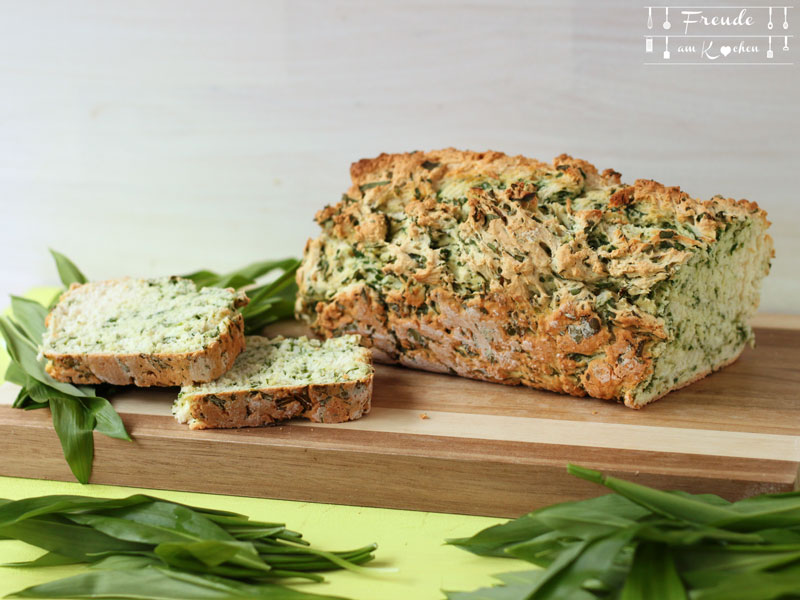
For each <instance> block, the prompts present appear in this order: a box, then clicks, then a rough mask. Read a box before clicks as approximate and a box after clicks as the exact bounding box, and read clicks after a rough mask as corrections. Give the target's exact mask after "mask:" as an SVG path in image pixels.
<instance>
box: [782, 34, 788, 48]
mask: <svg viewBox="0 0 800 600" xmlns="http://www.w3.org/2000/svg"><path fill="white" fill-rule="evenodd" d="M788 49H789V36H788V35H785V36H783V51H784V52H786V51H787V50H788Z"/></svg>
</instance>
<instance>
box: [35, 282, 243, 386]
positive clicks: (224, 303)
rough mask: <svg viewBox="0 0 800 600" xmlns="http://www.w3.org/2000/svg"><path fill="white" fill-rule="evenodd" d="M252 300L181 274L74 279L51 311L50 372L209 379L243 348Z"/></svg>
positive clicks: (92, 377) (160, 382)
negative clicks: (245, 315) (83, 281)
mask: <svg viewBox="0 0 800 600" xmlns="http://www.w3.org/2000/svg"><path fill="white" fill-rule="evenodd" d="M247 302H248V300H247V296H245V295H244V294H243V293H241V292H236V291H234V290H233V289H231V288H228V289H222V288H213V287H206V288H203V289H201V290H198V289H197V286H195V284H194V283H193V282H192V281H190V280H188V279H181V278H179V277H164V278H160V279H132V278H124V279H112V280H108V281H97V282H92V283H86V284H83V285H79V284H74V285H73V286H72V287H71V288H70V289H69V290H68V291H66V292H64V294H62V295H61V298H60V299H59V301H58V304H57V305H56V306H55V307H54V308H53V310H52V311H51V312H50V314H49V315H48V316H47V320H46V321H45V323H46V325H47V331H46V332H45V333H44V337H43V340H42V347H41V353H42V355H44V356H45V357H46V358H48V359H49V360H50V362H49V363H48V365H47V372H48V373H49V374H50V376H51V377H53V378H54V379H57V380H59V381H67V382H71V383H80V384H93V383H102V382H107V383H113V384H116V385H129V384H133V385H137V386H171V385H183V384H188V383H192V382H202V381H211V380H213V379H216V378H217V377H219V376H220V375H222V374H223V373H224V372H225V371H227V370H228V369H229V368H230V367H231V365H232V364H233V362H234V360H235V359H236V357H237V356H238V355H239V353H240V352H241V351H242V350H243V349H244V319H243V318H242V315H241V313H240V312H239V311H238V308H240V307H242V306H245V305H246V304H247Z"/></svg>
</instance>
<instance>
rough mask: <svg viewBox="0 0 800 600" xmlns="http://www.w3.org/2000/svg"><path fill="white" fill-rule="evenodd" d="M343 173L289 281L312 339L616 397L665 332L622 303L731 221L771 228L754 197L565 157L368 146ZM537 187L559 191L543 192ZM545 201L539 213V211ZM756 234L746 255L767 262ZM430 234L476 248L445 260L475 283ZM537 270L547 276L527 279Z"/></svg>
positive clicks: (626, 396) (764, 243)
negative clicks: (344, 188)
mask: <svg viewBox="0 0 800 600" xmlns="http://www.w3.org/2000/svg"><path fill="white" fill-rule="evenodd" d="M351 177H352V186H351V187H350V189H349V190H348V192H347V194H346V195H345V197H344V198H343V199H342V201H341V202H340V203H339V204H337V205H334V206H329V207H326V208H325V209H323V210H321V211H320V212H319V213H318V214H317V221H318V222H319V224H320V225H321V226H322V227H323V230H324V233H323V235H322V237H320V238H318V239H316V240H309V242H308V244H307V245H306V251H305V255H304V261H303V265H302V266H301V268H300V269H299V270H298V274H297V282H298V285H299V288H300V292H299V294H298V302H297V313H298V316H300V317H301V318H304V319H305V320H307V321H308V322H309V323H310V324H311V326H312V327H313V328H314V329H315V330H316V331H317V332H319V333H321V334H323V335H326V336H334V335H340V334H342V333H358V334H360V335H361V336H362V338H363V339H364V340H365V342H366V343H367V344H368V345H370V346H371V347H372V348H373V351H374V356H375V358H376V360H381V361H388V362H399V363H401V364H404V365H407V366H410V367H415V368H421V369H426V370H432V371H438V372H450V373H453V374H458V375H461V376H464V377H470V378H474V379H482V380H486V381H493V382H499V383H505V384H511V385H515V384H523V385H529V386H532V387H538V388H544V389H548V390H552V391H557V392H566V393H569V394H573V395H577V396H582V395H586V394H590V395H592V396H595V397H598V398H606V399H617V400H619V401H624V402H625V403H626V404H628V405H629V406H631V405H633V403H634V399H633V391H634V390H635V389H638V387H639V386H641V385H643V383H644V382H647V381H648V380H650V378H651V377H652V376H653V373H654V363H655V361H656V357H657V356H658V353H657V352H655V349H656V346H658V345H659V344H662V343H663V342H665V341H666V340H669V339H671V336H672V335H673V334H672V332H671V331H670V330H669V329H668V326H667V324H666V323H665V321H664V319H663V318H662V317H660V316H658V315H657V313H655V312H654V310H649V311H648V309H645V308H642V307H641V306H646V302H645V303H644V304H642V305H641V306H640V305H639V304H638V303H637V302H636V300H637V299H640V298H647V297H648V293H649V292H650V291H651V290H653V289H654V288H655V286H656V285H657V284H659V283H660V282H663V281H665V280H667V279H669V278H671V277H673V276H674V274H675V273H676V272H678V271H679V270H680V268H681V267H682V266H683V265H685V264H686V263H687V262H688V261H689V260H690V259H691V258H692V257H693V256H695V255H696V254H697V253H698V252H707V251H708V249H709V248H711V247H712V246H713V245H714V244H716V243H717V242H718V240H719V239H720V235H721V233H722V232H724V231H725V230H726V229H727V227H728V225H729V224H730V223H732V222H734V221H738V222H744V221H752V222H753V223H754V224H755V225H756V228H757V230H758V231H763V230H765V229H766V227H767V226H768V225H769V222H768V221H767V219H766V213H765V212H764V211H763V210H761V209H760V208H759V207H758V205H757V204H755V203H754V202H748V201H746V200H738V201H737V200H733V199H729V198H722V197H714V198H712V199H710V200H705V201H701V200H697V199H694V198H691V197H690V196H689V195H688V194H686V193H684V192H682V191H681V189H680V188H678V187H667V186H664V185H662V184H659V183H657V182H654V181H650V180H637V181H635V182H634V183H633V184H632V185H623V184H622V183H621V179H620V174H619V173H617V172H615V171H613V170H610V169H607V170H605V171H603V172H602V173H600V172H598V171H597V169H596V168H595V167H594V166H593V165H591V164H589V163H587V162H586V161H583V160H579V159H575V158H572V157H570V156H568V155H566V154H562V155H560V156H558V157H556V158H555V159H554V161H553V163H552V164H546V163H542V162H539V161H537V160H534V159H530V158H526V157H522V156H507V155H505V154H502V153H500V152H469V151H466V152H464V151H459V150H455V149H452V148H448V149H444V150H438V151H432V152H414V153H407V154H382V155H380V156H378V157H376V158H374V159H364V160H361V161H358V162H357V163H355V164H354V165H353V166H352V167H351ZM499 180H502V182H503V183H504V185H503V186H499V185H497V184H496V182H497V181H499ZM541 181H545V182H547V183H545V184H544V186H541V185H538V184H534V183H533V182H537V183H538V182H541ZM453 182H456V184H457V183H459V182H467V184H468V185H465V186H464V187H463V189H461V188H459V191H458V192H457V193H456V195H455V196H459V197H458V198H457V200H458V202H453V201H452V200H453V198H454V197H455V196H453V195H452V194H451V195H449V196H448V195H445V196H441V195H440V192H442V190H444V189H445V187H444V186H445V184H446V183H447V184H453ZM483 182H493V183H490V184H489V186H488V188H487V187H483V186H482V183H483ZM551 184H552V186H551ZM548 186H551V187H556V188H557V190H558V191H565V192H570V193H566V194H565V196H564V197H558V199H557V200H555V201H554V200H553V196H552V190H548V189H547V188H548ZM543 187H544V189H543ZM572 192H574V193H572ZM547 193H549V194H550V196H549V197H548V196H545V194H547ZM579 196H580V198H579ZM545 201H547V202H549V204H548V210H549V211H550V212H541V211H538V210H537V209H538V207H539V206H541V205H543V203H544V202H545ZM501 206H505V208H504V209H502V210H501V209H500V207H501ZM508 206H511V208H508ZM562 206H563V208H562ZM392 215H395V216H392ZM554 215H555V216H554ZM565 215H567V217H566V219H565V218H564V217H565ZM548 219H549V222H548ZM564 220H567V221H568V224H567V225H564V224H563V221H564ZM442 223H448V224H449V225H448V229H447V230H446V231H443V229H444V228H443V227H442V226H441V224H442ZM641 223H647V225H641ZM401 228H402V229H401ZM601 230H602V231H603V232H604V233H607V234H608V238H609V239H607V240H603V241H602V242H599V243H598V241H597V238H596V237H595V238H594V239H593V238H592V237H590V235H593V234H595V233H596V232H597V231H601ZM398 231H401V232H402V235H399V236H398V235H396V234H397V232H398ZM565 231H567V232H568V234H565V233H564V232H565ZM442 234H444V235H442ZM436 235H440V238H438V239H435V236H436ZM456 236H457V237H458V240H456V241H454V238H455V237H456ZM762 236H763V237H762V240H761V242H760V245H759V247H758V248H752V249H751V250H748V252H752V253H753V254H754V255H755V254H756V253H757V252H760V253H762V254H764V255H766V254H769V255H774V251H773V250H772V248H771V239H770V238H769V236H768V235H766V234H765V233H763V234H762ZM415 239H424V240H426V242H425V243H423V244H415V243H414V240H415ZM439 239H443V240H444V241H443V242H442V243H441V244H443V245H447V244H453V245H456V244H460V245H461V247H464V245H465V244H467V243H472V244H473V245H474V246H475V247H476V248H478V250H477V251H475V252H467V253H466V259H465V261H462V262H461V263H459V265H458V266H459V267H461V268H462V269H463V270H464V271H468V272H469V273H471V274H477V275H479V276H480V277H481V278H482V280H483V281H484V282H485V286H484V287H483V289H478V290H477V291H476V289H475V288H471V289H469V290H468V291H467V292H463V291H461V292H457V289H456V285H455V284H454V281H455V279H454V278H455V274H454V269H455V268H456V267H454V263H453V259H452V254H450V255H448V256H443V254H442V250H441V248H442V247H443V246H442V245H440V244H439V241H438V240H439ZM434 242H437V243H436V244H434ZM598 245H599V246H600V247H599V248H598ZM347 246H349V247H350V248H351V249H352V255H353V256H354V257H356V258H357V257H360V256H362V255H363V256H365V257H366V258H362V259H361V262H359V263H358V264H359V265H361V266H358V267H354V268H356V269H357V270H358V275H359V278H350V279H346V278H344V277H342V276H341V275H340V273H341V272H347V270H348V268H353V267H350V266H349V265H352V264H353V263H348V262H347V261H348V260H350V259H341V258H340V257H341V256H348V255H349V254H350V251H349V250H348V248H347ZM493 246H494V247H493ZM487 248H488V249H487ZM448 251H450V250H448ZM463 256H464V254H462V258H463ZM759 256H760V254H759ZM487 257H489V258H487ZM334 261H337V262H336V263H335V268H333V267H330V268H329V265H332V264H333V262H334ZM767 268H768V267H767ZM359 269H360V270H359ZM370 270H371V272H372V273H376V272H377V273H378V275H370ZM542 274H546V275H548V276H550V277H551V278H555V283H554V284H553V285H550V286H549V288H548V285H547V282H545V283H540V282H542V281H543V280H542V279H541V278H540V275H542ZM551 274H552V275H551ZM761 276H763V273H761V274H759V275H758V277H757V278H756V281H758V280H760V277H761ZM370 277H372V279H371V280H369V281H364V280H365V279H368V278H370ZM390 278H391V284H390V285H388V284H386V283H385V282H386V281H387V280H388V279H390ZM456 283H458V284H459V285H460V284H462V283H463V281H458V282H456ZM620 283H622V284H623V285H624V286H625V287H626V289H625V290H624V292H625V293H624V294H623V295H621V296H620V295H618V292H619V285H618V284H620ZM479 284H480V282H479ZM603 285H605V286H606V287H605V288H604V287H601V286H603ZM554 287H555V292H554ZM462 288H463V285H462ZM602 289H612V290H613V294H612V295H614V300H616V301H617V303H616V305H612V306H613V309H611V310H609V309H608V307H607V305H605V306H606V307H605V308H601V306H603V305H602V302H601V300H602V299H601V291H600V290H602ZM748 302H749V300H748ZM755 304H757V296H756V300H755ZM741 309H742V312H741V314H743V315H746V314H748V311H751V310H754V309H755V307H754V306H742V307H741ZM512 316H513V318H512ZM741 343H742V344H744V341H742V342H741ZM726 364H727V363H726ZM714 368H719V367H717V366H715V367H714ZM701 376H702V375H694V376H692V381H694V380H696V379H698V378H699V377H701ZM681 385H683V384H682V383H680V382H678V384H677V385H676V386H673V389H677V387H680V386H681ZM665 393H666V392H665ZM645 395H646V394H645ZM659 397H660V395H659ZM652 399H654V398H649V397H648V399H647V400H646V401H652Z"/></svg>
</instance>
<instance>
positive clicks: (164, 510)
mask: <svg viewBox="0 0 800 600" xmlns="http://www.w3.org/2000/svg"><path fill="white" fill-rule="evenodd" d="M104 514H105V515H106V516H109V517H113V518H116V519H119V520H124V521H126V522H128V523H131V524H139V525H142V526H146V527H148V528H149V529H148V530H147V531H149V532H150V533H149V534H147V535H155V532H156V531H157V530H161V531H162V532H163V531H167V530H169V531H171V532H174V534H175V535H179V536H181V538H180V539H183V540H219V541H233V540H234V538H233V536H231V535H230V534H229V533H228V532H226V531H225V530H224V529H223V528H222V527H220V526H219V525H217V524H216V523H214V522H213V521H211V520H210V519H209V518H207V517H206V516H204V515H203V514H201V513H200V512H197V511H195V510H192V509H191V508H189V507H187V506H184V505H181V504H175V503H172V502H165V501H162V500H155V501H153V502H149V503H141V504H132V505H130V506H125V507H122V508H117V509H113V510H106V511H104ZM112 526H113V524H112V523H111V522H109V524H108V527H112ZM130 535H132V536H136V535H145V530H144V529H140V530H138V531H137V530H133V529H131V530H130ZM156 540H157V538H155V537H154V538H152V539H151V542H150V543H160V541H172V538H170V539H169V540H168V539H167V538H164V539H162V540H158V541H156Z"/></svg>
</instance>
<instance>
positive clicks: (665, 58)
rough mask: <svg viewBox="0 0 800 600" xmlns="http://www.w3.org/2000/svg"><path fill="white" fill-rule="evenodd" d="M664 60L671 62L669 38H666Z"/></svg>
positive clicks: (666, 36)
mask: <svg viewBox="0 0 800 600" xmlns="http://www.w3.org/2000/svg"><path fill="white" fill-rule="evenodd" d="M664 60H669V36H668V35H665V36H664Z"/></svg>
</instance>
